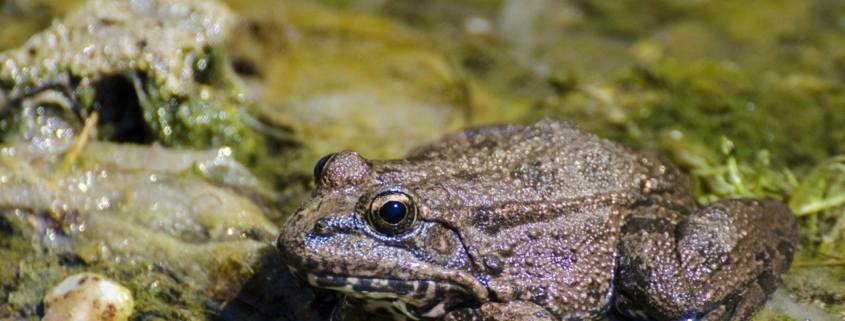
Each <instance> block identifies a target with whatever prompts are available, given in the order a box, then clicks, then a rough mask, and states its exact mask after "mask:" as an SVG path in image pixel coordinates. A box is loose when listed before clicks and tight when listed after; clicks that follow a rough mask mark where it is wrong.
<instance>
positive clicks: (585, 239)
mask: <svg viewBox="0 0 845 321" xmlns="http://www.w3.org/2000/svg"><path fill="white" fill-rule="evenodd" d="M314 179H315V180H316V183H317V184H316V185H317V188H316V190H315V191H314V192H313V193H312V194H311V198H310V199H309V200H308V201H306V202H305V203H304V204H303V205H302V207H301V208H300V209H299V210H298V211H297V212H296V213H295V214H294V215H293V216H292V217H291V218H290V220H289V221H288V223H287V226H286V227H285V228H284V230H283V231H282V233H281V235H280V236H279V238H278V244H277V246H278V249H279V252H280V253H281V255H282V258H283V259H284V261H285V262H286V263H287V264H288V265H289V266H290V268H291V270H292V271H294V273H296V274H297V275H299V276H300V277H301V278H303V279H305V280H307V281H308V282H309V283H310V284H311V285H313V286H316V287H321V288H328V289H333V290H338V291H341V292H343V293H345V294H346V295H347V300H348V301H349V302H350V303H352V304H357V305H360V306H362V307H363V308H365V309H367V310H368V311H372V312H375V313H379V314H383V315H389V316H393V317H394V318H396V319H439V318H445V319H447V320H476V319H477V320H481V319H483V320H589V319H597V318H601V317H603V316H605V315H608V314H614V315H616V316H621V317H622V318H629V319H634V320H745V319H748V318H749V317H750V316H752V315H753V314H754V312H755V311H756V310H757V309H758V308H759V307H760V306H762V304H763V303H764V302H765V300H766V297H767V296H768V295H769V294H771V293H772V292H773V291H775V289H776V288H777V286H778V284H779V283H780V278H781V275H782V274H783V273H785V272H786V271H787V270H788V268H789V265H790V263H791V260H792V254H793V249H794V246H795V243H796V239H797V236H796V229H795V220H794V215H793V214H792V212H791V211H790V210H789V208H788V207H787V206H786V205H784V204H783V203H781V202H779V201H774V200H756V199H732V200H723V201H718V202H716V203H714V204H712V205H710V206H707V207H704V208H699V207H698V206H697V205H696V203H695V201H694V200H693V198H692V196H691V194H690V191H689V186H688V183H687V180H686V179H685V178H684V177H683V176H682V175H681V173H680V172H679V171H678V170H677V169H676V168H675V167H674V166H672V165H671V164H668V163H666V162H665V161H663V160H662V159H661V158H660V157H659V156H658V155H657V154H656V153H654V152H649V151H642V150H636V149H632V148H629V147H626V146H623V145H621V144H618V143H615V142H611V141H608V140H604V139H600V138H598V137H596V136H593V135H591V134H588V133H586V132H583V131H581V130H579V129H578V128H576V127H574V126H571V125H569V124H567V123H565V122H562V121H559V120H555V119H545V120H542V121H539V122H537V123H535V124H532V125H530V126H517V125H513V126H502V127H486V128H479V129H472V130H467V131H464V132H461V133H457V134H454V135H451V136H448V137H446V138H444V139H442V140H441V141H438V142H435V143H433V144H431V145H429V146H425V147H422V148H420V149H417V150H416V151H414V152H412V153H411V154H410V155H409V156H408V157H407V158H406V159H401V160H367V159H364V158H362V157H361V156H359V155H358V154H357V153H354V152H342V153H338V154H333V155H330V156H327V157H326V158H324V159H323V160H321V161H320V162H319V163H318V164H317V167H316V168H315V171H314Z"/></svg>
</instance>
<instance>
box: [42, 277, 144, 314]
mask: <svg viewBox="0 0 845 321" xmlns="http://www.w3.org/2000/svg"><path fill="white" fill-rule="evenodd" d="M134 305H135V302H134V300H133V299H132V293H131V292H129V289H127V288H125V287H124V286H123V285H120V284H119V283H117V282H116V281H114V280H111V279H108V278H106V277H104V276H102V275H99V274H95V273H80V274H76V275H73V276H70V277H68V278H66V279H65V280H64V281H62V283H60V284H59V285H58V286H56V287H55V288H53V289H52V290H50V292H48V293H47V295H46V296H44V311H45V313H44V318H43V319H41V320H42V321H125V320H126V319H128V318H129V316H130V315H131V314H132V309H133V308H134Z"/></svg>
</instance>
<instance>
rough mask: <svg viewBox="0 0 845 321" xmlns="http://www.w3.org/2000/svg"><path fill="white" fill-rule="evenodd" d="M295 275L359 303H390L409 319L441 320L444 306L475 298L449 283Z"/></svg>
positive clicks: (314, 285)
mask: <svg viewBox="0 0 845 321" xmlns="http://www.w3.org/2000/svg"><path fill="white" fill-rule="evenodd" d="M291 270H294V269H293V268H291ZM294 274H296V275H298V276H299V277H300V278H302V279H303V280H306V281H307V282H308V284H310V285H311V286H313V287H318V288H323V289H329V290H334V291H339V292H342V293H344V294H346V295H347V296H349V297H351V298H354V299H356V300H359V301H365V302H368V301H386V302H389V303H391V304H392V305H393V307H394V309H395V310H396V311H397V312H400V313H402V314H405V315H406V316H408V317H410V318H411V319H419V318H438V317H442V316H443V315H444V314H445V313H446V311H447V309H449V308H451V307H450V306H447V303H448V304H451V305H454V304H459V303H461V302H466V301H471V300H474V299H478V298H475V296H474V295H473V294H472V292H471V291H470V290H469V289H467V288H466V287H465V286H462V285H460V284H456V283H454V282H450V281H434V280H400V279H384V278H370V277H350V276H338V275H329V274H317V273H310V272H307V273H301V272H300V271H296V270H294Z"/></svg>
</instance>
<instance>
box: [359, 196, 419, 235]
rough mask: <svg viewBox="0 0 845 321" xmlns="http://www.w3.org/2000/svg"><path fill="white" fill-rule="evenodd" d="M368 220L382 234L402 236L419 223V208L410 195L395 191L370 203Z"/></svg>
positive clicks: (377, 197)
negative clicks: (415, 223)
mask: <svg viewBox="0 0 845 321" xmlns="http://www.w3.org/2000/svg"><path fill="white" fill-rule="evenodd" d="M367 220H369V221H370V225H372V226H373V227H374V228H375V229H376V230H377V231H379V232H381V233H384V234H387V235H401V234H404V233H406V232H408V231H409V230H411V227H413V226H414V222H416V221H417V206H416V204H414V200H413V199H411V197H410V196H408V194H405V193H402V192H395V191H391V192H386V193H382V194H379V195H378V196H376V197H375V198H374V199H373V202H372V203H370V210H369V213H368V214H367Z"/></svg>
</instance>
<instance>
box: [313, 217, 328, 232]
mask: <svg viewBox="0 0 845 321" xmlns="http://www.w3.org/2000/svg"><path fill="white" fill-rule="evenodd" d="M329 227H330V226H329V222H328V220H326V219H319V220H317V222H316V223H314V233H316V234H317V235H326V234H329V230H330V228H329Z"/></svg>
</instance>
